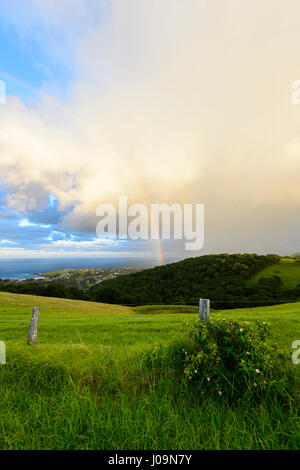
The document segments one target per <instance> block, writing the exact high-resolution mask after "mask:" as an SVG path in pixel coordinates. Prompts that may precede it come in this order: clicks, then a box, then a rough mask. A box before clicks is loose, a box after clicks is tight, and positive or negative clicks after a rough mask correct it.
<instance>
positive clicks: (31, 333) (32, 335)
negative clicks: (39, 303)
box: [27, 307, 40, 344]
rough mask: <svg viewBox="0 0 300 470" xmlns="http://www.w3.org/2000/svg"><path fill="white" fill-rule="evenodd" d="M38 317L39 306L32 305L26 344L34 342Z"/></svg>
mask: <svg viewBox="0 0 300 470" xmlns="http://www.w3.org/2000/svg"><path fill="white" fill-rule="evenodd" d="M39 317H40V309H39V307H33V309H32V313H31V320H30V326H29V331H28V340H27V342H28V344H36V338H37V330H38V323H39Z"/></svg>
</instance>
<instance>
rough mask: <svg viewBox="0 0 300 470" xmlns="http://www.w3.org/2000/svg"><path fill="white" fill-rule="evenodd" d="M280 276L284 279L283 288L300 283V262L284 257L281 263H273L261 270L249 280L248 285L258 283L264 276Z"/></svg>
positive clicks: (291, 287) (290, 287)
mask: <svg viewBox="0 0 300 470" xmlns="http://www.w3.org/2000/svg"><path fill="white" fill-rule="evenodd" d="M271 276H279V277H281V279H282V286H281V288H282V289H293V288H294V287H296V286H297V284H300V263H297V262H296V261H295V260H294V259H291V258H282V259H281V260H280V261H279V263H277V264H272V265H271V266H268V267H267V268H265V269H263V270H262V271H259V272H258V273H257V274H255V276H253V277H252V278H251V279H250V280H249V281H248V286H249V287H252V286H255V285H257V283H258V281H259V280H260V278H262V277H271Z"/></svg>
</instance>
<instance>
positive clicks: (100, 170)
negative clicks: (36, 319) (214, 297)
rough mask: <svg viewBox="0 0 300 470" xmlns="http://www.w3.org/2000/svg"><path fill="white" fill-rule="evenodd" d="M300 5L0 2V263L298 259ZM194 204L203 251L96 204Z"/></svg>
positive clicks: (288, 1)
mask: <svg viewBox="0 0 300 470" xmlns="http://www.w3.org/2000/svg"><path fill="white" fill-rule="evenodd" d="M299 43H300V4H299V1H298V0H264V2H261V1H260V0H252V1H249V0H209V1H206V0H189V1H188V2H183V1H181V0H164V1H163V2H162V1H161V0H143V1H140V0H98V1H96V0H14V1H13V2H12V1H11V0H10V1H8V0H1V5H0V80H3V81H4V82H5V84H6V90H7V99H6V104H5V105H0V217H1V219H0V257H3V258H6V257H48V256H51V257H55V256H56V257H58V256H60V257H70V256H71V257H75V256H78V257H81V256H93V257H94V256H100V257H101V256H109V257H113V256H114V257H118V256H128V257H129V256H130V257H132V256H150V257H157V258H158V259H159V261H160V262H163V260H164V259H167V258H169V257H176V258H184V257H190V256H197V255H202V254H207V253H225V252H227V253H237V252H251V253H254V252H256V253H279V254H283V255H286V254H287V255H289V254H293V253H295V252H298V251H300V237H299V234H300V217H299V215H300V185H299V170H300V105H299V106H298V105H295V104H293V103H292V101H291V94H292V88H291V87H292V83H293V82H294V81H295V80H298V79H300V54H299V50H298V49H299V46H298V45H299ZM120 195H127V196H128V200H129V203H141V204H145V205H146V206H147V207H149V206H150V204H152V203H167V204H172V203H179V204H197V203H199V204H200V203H203V204H204V205H205V243H204V247H203V249H202V250H200V251H199V252H188V251H186V250H185V248H184V243H181V242H179V241H170V242H167V241H165V242H163V243H160V244H159V243H157V242H156V241H145V240H138V241H130V240H128V241H126V240H119V239H115V240H112V239H105V238H100V239H99V238H97V236H96V225H97V217H96V209H97V207H98V206H99V204H102V203H111V204H115V205H116V203H117V200H118V197H119V196H120Z"/></svg>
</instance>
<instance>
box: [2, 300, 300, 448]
mask: <svg viewBox="0 0 300 470" xmlns="http://www.w3.org/2000/svg"><path fill="white" fill-rule="evenodd" d="M35 305H37V306H40V307H41V317H40V324H39V342H38V344H37V345H36V346H27V344H26V338H27V331H28V325H29V320H30V312H31V307H33V306H35ZM217 314H221V315H223V316H224V317H230V318H235V319H238V320H244V319H247V320H249V321H254V320H255V319H256V318H260V319H262V320H265V321H269V322H270V323H271V325H272V331H273V337H272V341H274V342H276V343H277V344H278V345H279V348H280V349H281V350H282V351H283V352H284V353H285V354H286V355H287V364H288V361H289V360H288V355H289V354H290V353H291V343H292V341H294V340H296V339H300V304H290V305H280V306H275V307H274V306H273V307H263V308H258V309H255V308H253V309H239V310H234V311H231V312H228V311H226V312H216V313H214V312H213V313H212V315H217ZM196 319H197V308H195V307H186V306H179V307H178V306H145V307H138V308H132V309H130V308H128V307H120V306H115V305H104V304H95V303H91V302H78V301H72V300H65V299H53V298H51V299H48V298H39V297H32V296H26V295H14V294H7V293H0V340H3V341H5V343H6V346H7V365H6V366H0V387H1V394H0V404H1V406H0V448H1V449H111V450H114V449H135V450H136V449H299V448H300V413H299V408H298V405H296V403H290V404H285V405H284V406H283V404H282V403H279V402H278V403H277V402H276V401H272V402H271V401H270V400H268V399H266V401H265V403H264V404H261V405H259V406H253V405H251V404H250V403H247V402H243V401H241V402H239V403H237V404H235V405H232V404H230V403H229V402H228V401H227V399H226V397H214V396H203V395H200V394H199V393H198V392H197V391H196V390H195V389H193V388H190V387H188V385H187V384H186V382H185V380H184V379H183V374H181V373H178V364H176V361H175V360H174V357H173V355H172V351H173V349H174V346H172V345H176V344H177V345H178V347H179V346H182V344H184V341H185V335H186V330H187V328H188V326H187V325H188V324H192V323H194V322H195V321H196ZM157 344H161V345H163V347H162V352H161V353H160V354H162V356H161V360H160V362H159V364H160V365H157V364H155V365H154V364H152V363H151V360H150V363H149V358H150V359H151V358H153V357H155V355H156V353H155V352H154V351H155V348H156V345H157ZM147 359H148V362H147ZM151 364H152V365H151ZM299 369H300V367H299ZM294 373H295V374H296V375H297V376H298V375H299V373H300V371H299V370H298V369H297V367H295V366H294Z"/></svg>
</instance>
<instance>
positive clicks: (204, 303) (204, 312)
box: [199, 299, 210, 323]
mask: <svg viewBox="0 0 300 470" xmlns="http://www.w3.org/2000/svg"><path fill="white" fill-rule="evenodd" d="M209 314H210V300H209V299H200V300H199V323H202V322H204V321H206V320H207V319H208V318H209Z"/></svg>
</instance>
